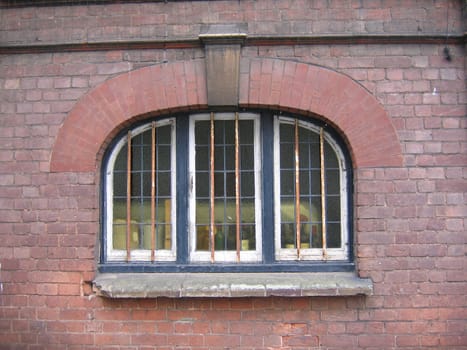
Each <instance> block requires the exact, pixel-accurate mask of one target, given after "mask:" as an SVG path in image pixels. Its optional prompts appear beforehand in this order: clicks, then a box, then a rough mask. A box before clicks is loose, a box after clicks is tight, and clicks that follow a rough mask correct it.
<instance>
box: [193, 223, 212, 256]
mask: <svg viewBox="0 0 467 350" xmlns="http://www.w3.org/2000/svg"><path fill="white" fill-rule="evenodd" d="M196 250H201V251H208V250H209V225H196Z"/></svg>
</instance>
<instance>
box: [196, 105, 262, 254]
mask: <svg viewBox="0 0 467 350" xmlns="http://www.w3.org/2000/svg"><path fill="white" fill-rule="evenodd" d="M234 116H235V113H233V112H225V113H215V117H214V118H215V120H234ZM210 117H211V115H210V113H199V114H193V115H190V117H189V118H190V123H189V125H190V126H189V147H188V149H189V155H188V157H189V165H188V169H189V170H188V172H189V183H190V189H189V194H188V202H189V204H188V205H189V212H188V230H189V232H188V235H189V260H190V261H191V262H209V261H211V252H210V251H197V250H196V172H195V150H196V147H195V122H196V121H199V120H210ZM238 118H239V120H253V121H254V173H255V193H256V195H255V221H256V232H255V239H256V249H255V250H247V251H243V250H241V251H240V263H245V262H260V261H261V260H262V228H261V226H262V221H261V208H262V205H261V154H260V152H261V137H260V134H261V133H260V115H259V114H255V113H238ZM214 261H215V262H216V263H235V262H236V261H237V255H236V251H215V253H214Z"/></svg>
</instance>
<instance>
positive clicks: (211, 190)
mask: <svg viewBox="0 0 467 350" xmlns="http://www.w3.org/2000/svg"><path fill="white" fill-rule="evenodd" d="M209 134H210V135H209V140H210V149H211V152H210V159H209V178H210V182H209V212H210V215H209V240H210V249H211V262H214V255H215V237H214V233H215V226H214V219H215V216H214V215H215V212H214V209H215V198H214V196H215V191H214V170H215V169H214V147H215V143H214V113H213V112H211V119H210V127H209Z"/></svg>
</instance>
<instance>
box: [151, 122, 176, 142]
mask: <svg viewBox="0 0 467 350" xmlns="http://www.w3.org/2000/svg"><path fill="white" fill-rule="evenodd" d="M149 140H150V138H149ZM171 140H172V127H171V126H170V125H165V126H160V127H158V128H156V141H157V144H158V145H167V146H170V144H171Z"/></svg>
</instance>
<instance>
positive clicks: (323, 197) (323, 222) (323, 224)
mask: <svg viewBox="0 0 467 350" xmlns="http://www.w3.org/2000/svg"><path fill="white" fill-rule="evenodd" d="M319 157H320V162H321V166H320V169H321V170H320V173H321V227H322V230H321V238H322V241H323V259H325V260H326V259H327V251H326V248H327V242H326V231H327V227H326V187H325V186H326V182H325V180H326V178H325V175H326V174H325V168H324V130H323V128H320V130H319Z"/></svg>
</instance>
